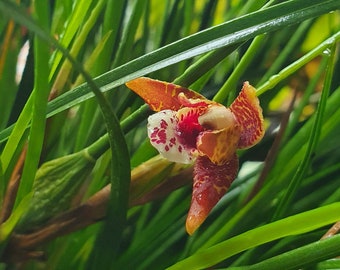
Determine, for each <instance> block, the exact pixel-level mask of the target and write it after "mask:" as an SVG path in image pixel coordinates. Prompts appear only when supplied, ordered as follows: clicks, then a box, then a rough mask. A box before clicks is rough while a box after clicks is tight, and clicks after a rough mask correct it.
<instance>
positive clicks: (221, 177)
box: [186, 154, 238, 235]
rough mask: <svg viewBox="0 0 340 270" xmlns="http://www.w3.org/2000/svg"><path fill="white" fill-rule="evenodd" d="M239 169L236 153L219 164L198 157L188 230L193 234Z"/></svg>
mask: <svg viewBox="0 0 340 270" xmlns="http://www.w3.org/2000/svg"><path fill="white" fill-rule="evenodd" d="M237 170H238V158H237V156H236V154H234V155H233V156H232V158H231V160H230V161H228V162H226V163H225V164H223V165H221V166H219V165H215V164H214V163H212V162H211V161H210V160H209V158H207V157H205V156H202V157H198V158H197V160H196V163H195V167H194V183H193V191H192V199H191V205H190V210H189V213H188V217H187V220H186V230H187V232H188V233H189V234H190V235H191V234H193V233H194V232H195V231H196V230H197V228H198V227H199V226H200V225H201V224H202V223H203V221H204V220H205V219H206V218H207V216H208V214H209V212H210V211H211V209H212V208H213V207H214V206H215V205H216V204H217V202H218V201H219V200H220V199H221V198H222V196H223V195H224V194H225V193H226V191H227V190H228V188H229V186H230V185H231V183H232V182H233V181H234V179H235V178H236V175H237Z"/></svg>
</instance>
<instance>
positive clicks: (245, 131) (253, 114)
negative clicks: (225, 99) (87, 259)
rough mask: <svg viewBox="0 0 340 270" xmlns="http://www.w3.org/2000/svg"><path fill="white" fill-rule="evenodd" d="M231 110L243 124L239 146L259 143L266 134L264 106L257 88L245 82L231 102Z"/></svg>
mask: <svg viewBox="0 0 340 270" xmlns="http://www.w3.org/2000/svg"><path fill="white" fill-rule="evenodd" d="M230 110H231V111H232V112H233V114H234V115H235V118H236V121H237V123H238V124H239V125H240V126H241V137H240V141H239V144H238V148H248V147H251V146H253V145H255V144H256V143H258V142H259V141H260V140H261V139H262V137H263V135H264V125H263V116H262V108H261V107H260V102H259V100H258V98H257V96H256V91H255V88H254V87H252V86H251V85H250V84H249V83H248V82H245V83H244V84H243V88H242V90H241V92H240V94H239V96H238V97H237V98H236V99H235V100H234V102H233V103H232V104H231V106H230Z"/></svg>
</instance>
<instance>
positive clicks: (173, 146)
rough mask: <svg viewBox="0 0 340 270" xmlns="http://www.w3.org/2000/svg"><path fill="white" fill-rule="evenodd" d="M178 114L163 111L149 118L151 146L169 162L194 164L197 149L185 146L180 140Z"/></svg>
mask: <svg viewBox="0 0 340 270" xmlns="http://www.w3.org/2000/svg"><path fill="white" fill-rule="evenodd" d="M177 124H178V120H177V117H176V112H175V111H171V110H163V111H161V112H158V113H155V114H153V115H151V116H149V118H148V136H149V138H150V142H151V144H152V145H153V146H154V147H155V148H156V149H157V150H158V152H159V153H160V154H161V155H162V156H163V157H164V158H166V159H168V160H169V161H173V162H179V163H184V164H189V163H192V161H193V160H194V156H193V153H194V152H195V149H190V148H188V147H187V146H184V145H183V144H182V143H181V142H180V140H179V139H178V135H177V134H176V127H177Z"/></svg>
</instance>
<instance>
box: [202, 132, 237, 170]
mask: <svg viewBox="0 0 340 270" xmlns="http://www.w3.org/2000/svg"><path fill="white" fill-rule="evenodd" d="M240 131H241V130H240V128H239V126H231V127H228V128H224V129H221V130H211V131H204V132H202V133H201V135H200V136H199V137H198V138H197V150H198V152H199V154H200V155H206V156H207V157H208V158H209V159H210V161H211V162H212V163H214V164H216V165H222V164H224V163H226V162H227V161H228V160H230V159H231V157H232V156H233V155H234V154H235V152H236V149H237V146H238V141H239V139H240Z"/></svg>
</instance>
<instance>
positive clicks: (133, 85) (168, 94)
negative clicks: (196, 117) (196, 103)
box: [126, 77, 205, 112]
mask: <svg viewBox="0 0 340 270" xmlns="http://www.w3.org/2000/svg"><path fill="white" fill-rule="evenodd" d="M126 86H127V87H128V88H130V89H131V90H132V91H134V92H135V93H136V94H137V95H139V96H140V97H141V98H142V99H144V101H145V102H146V103H147V104H148V105H149V106H150V108H151V110H153V111H156V112H159V111H161V110H173V111H177V110H179V109H180V108H181V107H183V105H182V104H181V103H180V102H179V99H178V95H179V94H180V93H184V95H185V96H186V97H187V98H192V99H205V98H204V97H203V96H201V95H200V94H198V93H196V92H194V91H192V90H190V89H187V88H184V87H182V86H179V85H176V84H172V83H167V82H162V81H157V80H153V79H150V78H146V77H140V78H137V79H134V80H132V81H129V82H127V83H126Z"/></svg>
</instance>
